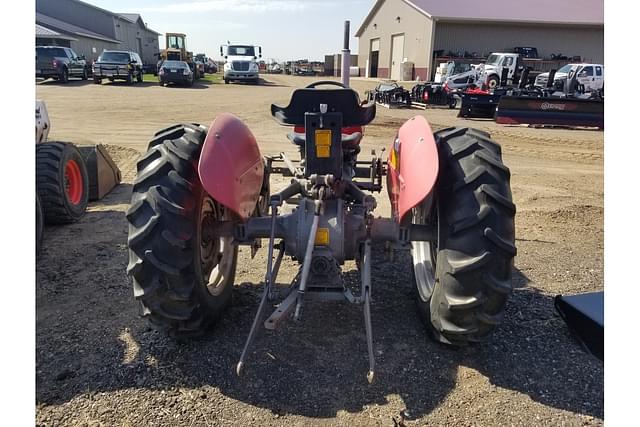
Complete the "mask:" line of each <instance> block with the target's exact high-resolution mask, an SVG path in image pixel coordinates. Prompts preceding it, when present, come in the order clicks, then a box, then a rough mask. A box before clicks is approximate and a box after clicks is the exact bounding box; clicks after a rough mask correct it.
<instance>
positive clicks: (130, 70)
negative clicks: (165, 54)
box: [93, 50, 144, 84]
mask: <svg viewBox="0 0 640 427" xmlns="http://www.w3.org/2000/svg"><path fill="white" fill-rule="evenodd" d="M143 75H144V66H143V64H142V59H140V55H138V54H137V53H136V52H130V51H124V50H105V51H103V52H102V54H101V55H100V57H99V58H98V60H97V61H96V62H95V63H94V64H93V82H94V83H95V84H100V83H102V79H108V80H109V81H111V82H112V81H114V80H124V81H126V82H127V83H129V84H132V83H133V82H134V81H137V82H138V83H141V82H142V81H143Z"/></svg>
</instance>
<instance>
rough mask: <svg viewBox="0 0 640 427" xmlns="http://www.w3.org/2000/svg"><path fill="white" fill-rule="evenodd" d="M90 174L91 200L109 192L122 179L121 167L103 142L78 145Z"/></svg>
mask: <svg viewBox="0 0 640 427" xmlns="http://www.w3.org/2000/svg"><path fill="white" fill-rule="evenodd" d="M78 150H80V154H81V155H82V158H83V159H84V163H85V165H86V166H87V175H89V200H90V201H92V202H93V201H96V200H100V199H102V198H103V197H104V196H106V195H107V194H109V192H110V191H111V190H113V189H114V188H115V187H116V186H117V185H118V184H120V182H121V181H122V174H121V173H120V169H118V166H116V164H115V162H114V161H113V159H112V158H111V156H110V155H109V153H108V152H107V150H106V149H105V148H104V146H103V145H102V144H98V145H84V146H78Z"/></svg>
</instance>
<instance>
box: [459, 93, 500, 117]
mask: <svg viewBox="0 0 640 427" xmlns="http://www.w3.org/2000/svg"><path fill="white" fill-rule="evenodd" d="M501 97H502V95H490V94H475V93H473V94H471V93H464V92H463V93H461V94H460V98H461V99H462V104H461V106H460V112H459V113H458V117H464V118H478V119H492V118H493V116H494V114H495V112H496V107H497V106H498V103H499V102H500V98H501Z"/></svg>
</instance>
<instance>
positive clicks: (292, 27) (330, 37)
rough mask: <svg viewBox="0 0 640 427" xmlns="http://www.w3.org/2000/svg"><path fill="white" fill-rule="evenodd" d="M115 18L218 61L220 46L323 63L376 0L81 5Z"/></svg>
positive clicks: (103, 0) (151, 0)
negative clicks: (125, 16)
mask: <svg viewBox="0 0 640 427" xmlns="http://www.w3.org/2000/svg"><path fill="white" fill-rule="evenodd" d="M83 1H85V2H86V3H90V4H93V5H95V6H98V7H101V8H103V9H106V10H109V11H111V12H116V13H139V14H140V15H141V16H142V19H143V20H144V21H145V22H146V23H147V25H148V27H149V28H151V29H152V30H154V31H157V32H159V33H163V36H162V37H160V48H161V49H162V48H163V47H164V33H165V32H176V33H185V34H186V35H187V49H188V50H189V51H193V52H194V53H205V54H207V55H208V56H210V57H213V58H217V59H219V58H220V45H221V44H226V42H227V41H230V42H231V43H244V44H253V45H258V46H262V57H263V59H272V58H273V59H276V60H278V61H286V60H292V59H309V60H319V61H324V55H331V54H335V53H340V52H341V50H342V43H343V28H344V21H345V20H350V21H351V36H352V38H351V42H350V43H351V45H350V48H351V52H352V53H357V51H358V42H357V39H356V38H354V37H353V35H354V34H355V32H356V31H357V29H358V27H359V26H360V24H361V23H362V21H363V20H364V17H365V16H366V15H367V13H368V12H369V10H370V8H371V6H372V5H373V4H374V2H375V0H83Z"/></svg>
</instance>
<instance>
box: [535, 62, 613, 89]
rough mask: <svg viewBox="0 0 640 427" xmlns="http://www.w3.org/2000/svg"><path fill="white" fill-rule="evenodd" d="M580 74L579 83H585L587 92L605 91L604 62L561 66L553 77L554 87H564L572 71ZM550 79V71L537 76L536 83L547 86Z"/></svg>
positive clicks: (539, 85)
mask: <svg viewBox="0 0 640 427" xmlns="http://www.w3.org/2000/svg"><path fill="white" fill-rule="evenodd" d="M572 71H573V72H575V73H577V74H578V77H577V80H578V83H579V84H582V85H584V90H585V92H596V91H598V90H600V91H604V66H603V65H602V64H567V65H565V66H563V67H560V68H559V69H558V71H557V72H556V75H555V77H554V78H553V87H557V88H563V87H564V84H565V82H566V81H567V76H568V75H569V73H570V72H572ZM548 80H549V73H542V74H540V75H538V76H537V77H536V81H535V85H536V86H538V87H545V86H546V85H547V81H548Z"/></svg>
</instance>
